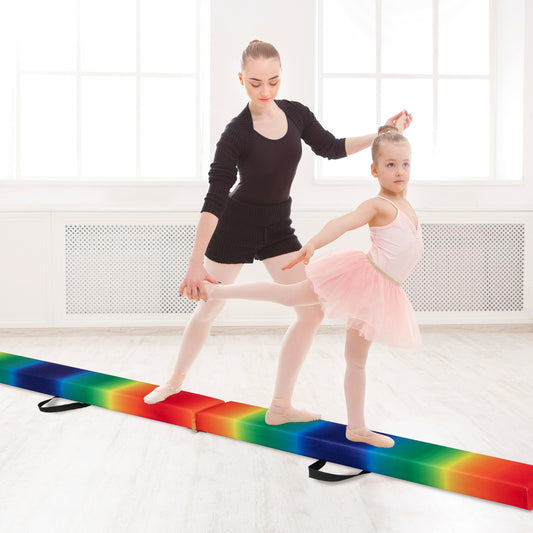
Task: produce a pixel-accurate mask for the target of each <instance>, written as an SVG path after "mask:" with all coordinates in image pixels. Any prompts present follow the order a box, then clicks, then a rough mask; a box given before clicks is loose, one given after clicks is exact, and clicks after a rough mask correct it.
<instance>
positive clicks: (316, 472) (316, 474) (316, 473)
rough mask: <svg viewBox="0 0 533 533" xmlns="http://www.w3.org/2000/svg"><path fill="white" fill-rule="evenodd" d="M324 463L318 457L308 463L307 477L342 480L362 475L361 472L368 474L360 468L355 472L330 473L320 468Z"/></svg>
mask: <svg viewBox="0 0 533 533" xmlns="http://www.w3.org/2000/svg"><path fill="white" fill-rule="evenodd" d="M325 464H326V461H322V460H321V459H319V460H318V461H316V462H314V463H313V464H312V465H309V477H310V478H312V479H318V480H319V481H330V482H335V481H344V480H345V479H350V478H352V477H357V476H362V475H363V474H370V472H368V471H367V470H361V472H358V473H357V474H331V473H330V472H322V471H321V470H320V469H321V468H322V467H323V466H324V465H325Z"/></svg>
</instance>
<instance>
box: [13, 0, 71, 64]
mask: <svg viewBox="0 0 533 533" xmlns="http://www.w3.org/2000/svg"><path fill="white" fill-rule="evenodd" d="M19 20H20V22H19V24H20V35H19V49H20V68H21V69H22V70H48V71H51V70H54V71H58V70H60V71H72V70H76V2H73V1H72V0H47V1H46V2H43V0H23V1H22V2H21V3H20V6H19Z"/></svg>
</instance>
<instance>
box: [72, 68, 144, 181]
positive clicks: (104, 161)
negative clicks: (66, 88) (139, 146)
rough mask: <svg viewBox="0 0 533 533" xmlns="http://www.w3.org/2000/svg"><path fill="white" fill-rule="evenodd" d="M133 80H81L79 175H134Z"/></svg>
mask: <svg viewBox="0 0 533 533" xmlns="http://www.w3.org/2000/svg"><path fill="white" fill-rule="evenodd" d="M135 83H136V82H135V79H134V78H129V77H128V78H121V77H115V76H106V77H101V76H97V77H85V78H84V79H83V80H82V88H81V141H82V174H83V175H84V176H97V177H108V176H109V177H132V176H135V175H136V119H135V117H136V87H135Z"/></svg>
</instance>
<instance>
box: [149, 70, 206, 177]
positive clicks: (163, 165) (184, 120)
mask: <svg viewBox="0 0 533 533" xmlns="http://www.w3.org/2000/svg"><path fill="white" fill-rule="evenodd" d="M195 131H196V82H195V80H188V79H169V78H146V79H143V80H142V85H141V175H142V176H146V177H190V178H192V177H194V176H195V175H196V135H195Z"/></svg>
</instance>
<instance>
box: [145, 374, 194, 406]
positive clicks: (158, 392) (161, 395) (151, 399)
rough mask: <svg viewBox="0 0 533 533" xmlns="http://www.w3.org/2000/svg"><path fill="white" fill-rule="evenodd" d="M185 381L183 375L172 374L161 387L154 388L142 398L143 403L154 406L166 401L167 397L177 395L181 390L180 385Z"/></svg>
mask: <svg viewBox="0 0 533 533" xmlns="http://www.w3.org/2000/svg"><path fill="white" fill-rule="evenodd" d="M184 379H185V375H183V374H173V375H172V377H171V378H170V379H169V380H168V381H167V382H166V383H164V384H163V385H160V386H159V387H156V388H155V389H154V390H153V391H152V392H150V393H149V394H147V395H146V396H145V397H144V403H147V404H150V405H152V404H154V403H159V402H162V401H163V400H166V399H167V398H168V397H169V396H172V395H173V394H178V392H179V391H180V390H181V384H182V383H183V380H184Z"/></svg>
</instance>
